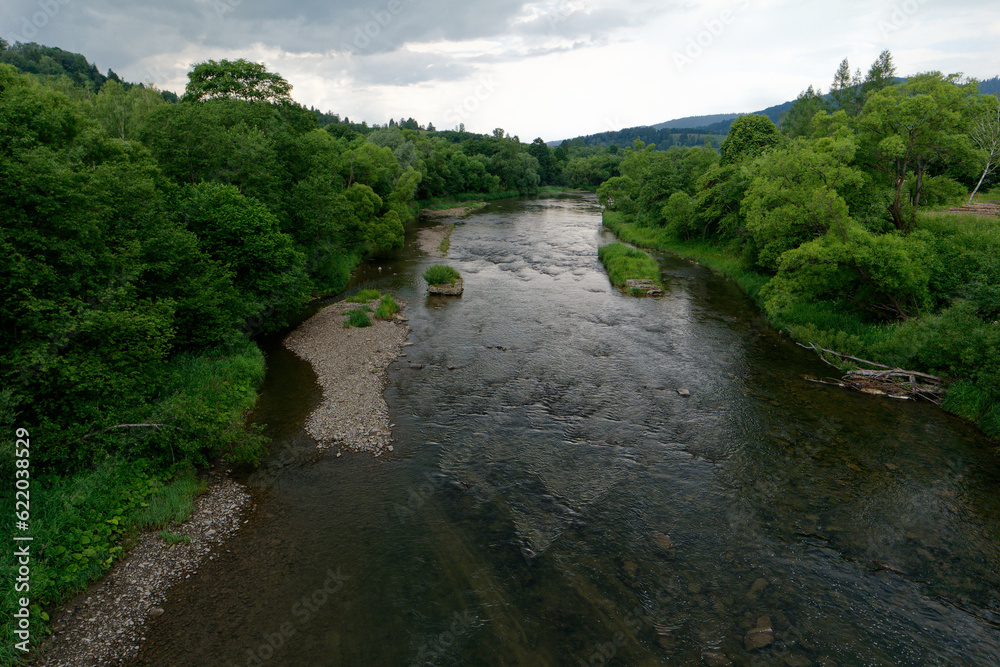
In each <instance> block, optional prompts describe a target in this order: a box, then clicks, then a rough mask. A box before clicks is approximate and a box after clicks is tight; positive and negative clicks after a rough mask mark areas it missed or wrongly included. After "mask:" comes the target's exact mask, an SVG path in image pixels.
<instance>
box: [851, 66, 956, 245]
mask: <svg viewBox="0 0 1000 667" xmlns="http://www.w3.org/2000/svg"><path fill="white" fill-rule="evenodd" d="M961 84H962V81H961V77H960V76H959V75H957V74H952V75H948V76H945V75H943V74H941V73H940V72H929V73H927V74H919V75H917V76H914V77H911V78H910V79H909V80H908V81H906V82H905V83H902V84H899V85H898V86H890V87H889V88H885V89H883V90H881V91H878V92H877V93H874V94H873V95H872V96H871V97H869V98H868V101H867V102H866V103H865V106H864V110H863V111H862V114H861V117H860V121H859V128H860V133H859V139H860V140H861V145H862V152H863V156H864V157H863V158H862V160H863V161H864V162H865V163H866V164H867V165H868V166H869V167H871V168H873V169H874V170H876V171H877V172H879V173H881V174H882V175H883V176H884V177H885V178H886V179H887V180H888V184H889V187H890V188H891V189H892V202H891V203H890V204H889V215H890V216H891V217H892V221H893V224H895V225H896V227H897V228H898V229H899V230H901V231H908V230H909V229H911V228H912V226H913V222H914V220H915V216H916V211H917V209H919V207H920V196H921V193H922V192H923V180H924V176H925V174H926V173H927V169H928V168H929V167H931V166H933V165H935V164H940V163H943V162H946V161H948V160H956V159H960V158H962V157H966V156H968V151H969V147H968V139H967V132H968V123H969V115H970V113H971V112H972V104H971V99H970V98H971V97H972V96H974V95H975V93H976V91H975V86H969V85H961ZM908 178H913V179H914V187H913V189H912V192H913V195H912V196H911V199H910V202H909V203H910V207H909V208H907V206H906V204H905V202H904V201H903V192H904V189H905V186H906V185H907V179H908Z"/></svg>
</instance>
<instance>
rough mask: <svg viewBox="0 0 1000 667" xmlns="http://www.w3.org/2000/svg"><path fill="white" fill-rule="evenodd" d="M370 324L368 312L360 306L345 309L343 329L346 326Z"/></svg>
mask: <svg viewBox="0 0 1000 667" xmlns="http://www.w3.org/2000/svg"><path fill="white" fill-rule="evenodd" d="M371 325H372V320H371V318H370V317H368V313H366V312H365V311H363V310H361V309H360V308H355V309H354V310H349V311H347V321H346V322H344V328H345V329H347V328H348V327H370V326H371Z"/></svg>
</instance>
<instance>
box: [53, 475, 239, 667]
mask: <svg viewBox="0 0 1000 667" xmlns="http://www.w3.org/2000/svg"><path fill="white" fill-rule="evenodd" d="M250 505H251V499H250V494H249V493H248V492H247V490H246V487H244V486H243V485H241V484H238V483H237V482H234V481H233V480H231V479H229V478H228V477H219V478H216V479H215V480H214V481H212V482H211V483H210V485H209V488H208V491H207V492H206V493H205V494H203V495H202V496H200V497H199V498H198V499H197V500H196V501H195V509H194V512H193V513H192V514H191V518H189V519H188V520H187V521H186V522H184V523H183V524H182V525H180V526H178V527H175V528H172V529H171V532H174V533H177V534H180V535H187V536H188V537H190V538H191V542H190V543H189V544H184V543H180V542H179V543H177V544H174V545H173V546H168V545H167V543H166V542H165V541H164V540H163V539H162V538H161V537H160V535H159V533H148V534H146V535H143V536H142V537H141V538H140V540H139V543H138V544H137V545H136V546H135V548H133V549H132V550H131V551H130V552H129V554H128V556H126V557H125V559H124V560H122V561H121V562H119V563H118V564H116V565H115V566H114V567H113V568H112V569H111V572H110V574H108V576H106V577H104V579H102V580H101V581H99V582H98V583H96V584H94V585H93V586H92V587H91V589H90V590H88V591H87V592H85V593H81V594H80V595H78V596H76V598H74V599H73V600H71V601H70V602H69V603H67V604H66V605H65V606H63V607H62V608H60V609H59V610H58V611H57V612H56V613H55V614H54V618H53V621H52V625H51V629H52V632H53V637H52V639H51V640H49V642H48V643H47V644H45V646H44V648H43V651H42V654H41V656H40V657H39V658H38V659H37V661H36V662H35V663H34V664H35V665H39V666H44V667H96V666H97V665H101V666H102V667H104V666H107V665H121V664H125V663H127V661H128V659H129V658H130V657H131V656H132V655H133V654H135V652H136V651H138V649H139V644H140V643H141V642H142V641H143V640H144V639H145V635H146V628H145V625H146V619H147V618H150V617H153V618H155V617H157V616H160V615H162V614H163V613H164V611H163V608H162V607H161V606H160V605H162V604H163V603H164V601H166V594H167V591H168V590H169V589H170V587H171V586H172V585H174V584H175V583H177V582H179V581H180V580H181V579H185V578H187V577H189V576H191V574H193V573H194V572H196V571H197V570H198V566H199V565H200V564H201V563H202V562H203V561H204V560H205V559H206V558H207V559H209V560H214V559H215V556H214V555H213V553H212V552H213V550H217V549H216V548H217V547H218V546H219V545H220V544H222V543H223V542H225V541H226V540H227V539H228V538H229V536H230V535H232V534H233V533H235V532H236V531H237V530H238V529H239V527H240V525H241V524H242V523H243V522H244V519H243V516H244V514H245V513H246V511H249V508H250Z"/></svg>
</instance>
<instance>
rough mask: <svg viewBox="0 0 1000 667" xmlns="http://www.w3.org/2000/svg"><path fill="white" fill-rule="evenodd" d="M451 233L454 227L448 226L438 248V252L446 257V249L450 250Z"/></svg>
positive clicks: (452, 225)
mask: <svg viewBox="0 0 1000 667" xmlns="http://www.w3.org/2000/svg"><path fill="white" fill-rule="evenodd" d="M453 231H455V225H454V224H451V225H448V231H447V232H445V235H444V238H443V239H441V245H439V246H438V250H440V251H441V253H442V254H444V255H447V254H448V249H449V248H451V233H452V232H453Z"/></svg>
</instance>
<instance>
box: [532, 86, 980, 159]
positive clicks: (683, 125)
mask: <svg viewBox="0 0 1000 667" xmlns="http://www.w3.org/2000/svg"><path fill="white" fill-rule="evenodd" d="M905 80H906V79H905V78H900V77H896V78H895V79H894V82H895V83H901V82H903V81H905ZM979 92H981V93H985V94H988V95H998V96H1000V76H995V77H993V78H991V79H984V80H982V81H980V82H979ZM803 94H808V91H807V92H806V93H803ZM824 97H826V96H824ZM793 104H795V100H789V101H787V102H782V103H781V104H775V105H774V106H770V107H767V108H766V109H761V110H760V111H753V112H751V114H752V115H755V116H767V117H768V118H770V119H771V121H772V122H773V123H774V124H775V125H779V126H780V125H781V122H782V120H783V117H784V116H785V114H787V113H788V112H789V111H790V110H791V108H792V105H793ZM743 115H746V113H722V114H709V115H706V116H684V117H683V118H674V119H673V120H668V121H665V122H663V123H656V124H655V125H640V126H638V127H628V128H624V129H622V130H617V131H611V132H600V133H598V134H590V135H585V136H581V137H576V138H574V139H568V140H567V141H568V142H569V143H570V144H573V143H574V142H575V143H576V144H579V145H584V146H610V145H612V144H615V145H618V146H630V145H631V144H632V143H633V142H634V141H635V140H636V139H640V140H642V141H643V142H644V143H646V144H656V146H657V147H658V148H663V149H667V148H670V147H671V146H695V145H699V144H701V143H704V137H705V136H706V135H709V136H712V137H713V141H714V144H715V145H718V143H719V142H720V141H721V139H722V138H724V137H725V136H726V135H727V134H729V128H730V127H732V124H733V121H734V120H736V119H737V118H739V117H740V116H743ZM561 143H562V142H561V141H550V142H549V145H550V146H558V145H559V144H561Z"/></svg>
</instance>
